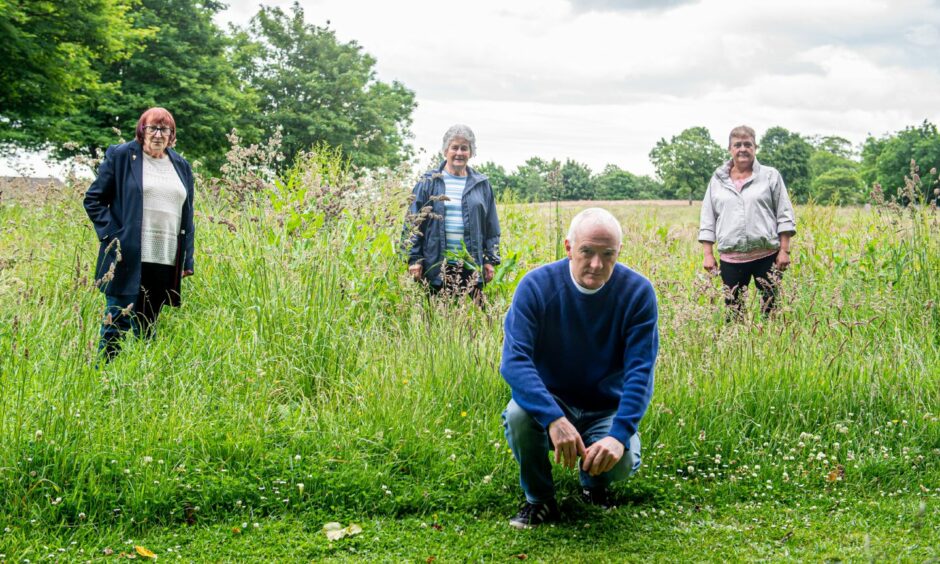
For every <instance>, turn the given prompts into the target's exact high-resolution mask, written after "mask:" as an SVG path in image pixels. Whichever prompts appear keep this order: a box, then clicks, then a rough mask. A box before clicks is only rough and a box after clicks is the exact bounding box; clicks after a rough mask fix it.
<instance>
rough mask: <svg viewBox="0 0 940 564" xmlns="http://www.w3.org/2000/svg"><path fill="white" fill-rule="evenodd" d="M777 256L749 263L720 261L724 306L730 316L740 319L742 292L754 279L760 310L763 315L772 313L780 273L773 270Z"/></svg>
mask: <svg viewBox="0 0 940 564" xmlns="http://www.w3.org/2000/svg"><path fill="white" fill-rule="evenodd" d="M776 257H777V255H775V254H774V255H770V256H769V257H764V258H762V259H757V260H752V261H750V262H725V261H721V269H720V270H721V281H722V283H724V286H725V305H726V306H728V308H729V309H730V310H731V313H732V315H735V316H737V317H740V316H741V315H743V313H744V298H743V296H742V292H743V290H744V289H745V288H747V286H748V284H750V283H751V279H752V278H753V279H754V285H755V286H757V290H758V291H759V292H760V295H761V305H760V310H761V313H763V314H764V315H769V314H770V312H771V311H773V309H774V307H775V306H776V302H777V287H778V285H779V283H780V278H781V276H782V275H783V273H782V272H780V271H779V270H777V269H776V268H774V261H775V260H776Z"/></svg>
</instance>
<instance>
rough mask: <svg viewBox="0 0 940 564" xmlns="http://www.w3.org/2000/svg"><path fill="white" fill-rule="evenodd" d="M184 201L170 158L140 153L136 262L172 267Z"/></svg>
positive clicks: (180, 181)
mask: <svg viewBox="0 0 940 564" xmlns="http://www.w3.org/2000/svg"><path fill="white" fill-rule="evenodd" d="M184 202H186V187H185V186H183V181H182V180H181V179H180V177H179V175H178V174H176V169H175V168H174V167H173V162H172V161H170V157H168V156H164V157H163V158H161V159H155V158H153V157H151V156H150V155H148V154H147V153H144V218H143V225H142V229H141V238H140V243H141V244H140V259H141V261H143V262H151V263H155V264H165V265H170V266H172V265H174V264H176V244H177V235H179V232H180V221H181V219H182V216H183V203H184Z"/></svg>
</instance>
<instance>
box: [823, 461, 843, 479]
mask: <svg viewBox="0 0 940 564" xmlns="http://www.w3.org/2000/svg"><path fill="white" fill-rule="evenodd" d="M844 476H845V466H842V465H841V464H839V465H838V466H836V467H835V468H833V469H832V470H831V471H830V472H829V475H827V476H826V481H828V482H836V481H838V480H841V479H842V478H843V477H844Z"/></svg>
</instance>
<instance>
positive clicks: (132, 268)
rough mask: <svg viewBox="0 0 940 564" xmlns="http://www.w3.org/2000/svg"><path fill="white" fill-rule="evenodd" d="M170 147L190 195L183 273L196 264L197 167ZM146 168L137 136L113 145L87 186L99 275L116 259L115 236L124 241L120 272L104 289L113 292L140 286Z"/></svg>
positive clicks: (180, 256) (180, 265) (182, 231)
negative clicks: (194, 172) (194, 206)
mask: <svg viewBox="0 0 940 564" xmlns="http://www.w3.org/2000/svg"><path fill="white" fill-rule="evenodd" d="M166 152H167V155H168V157H169V159H170V161H171V162H172V163H173V167H174V168H175V169H176V173H177V174H178V175H179V177H180V180H182V181H183V186H185V187H186V201H185V202H184V203H183V214H182V218H181V221H180V237H179V241H180V244H181V249H180V250H178V251H177V257H178V258H177V265H176V270H177V272H178V273H182V271H183V270H193V241H194V239H193V229H194V227H193V196H194V186H193V170H192V168H191V167H190V166H189V163H188V162H186V159H184V158H183V157H181V156H180V155H179V153H177V152H176V151H174V150H173V149H167V151H166ZM143 170H144V159H143V147H141V145H140V143H138V142H137V141H136V140H135V141H130V142H127V143H124V144H122V145H111V146H110V147H108V150H107V151H106V152H105V154H104V160H103V161H101V166H99V167H98V178H96V179H95V181H94V182H92V184H91V186H90V187H89V188H88V191H87V192H85V200H84V205H85V211H86V212H87V213H88V218H89V219H91V222H92V223H93V224H94V226H95V233H97V234H98V240H99V241H100V246H99V249H98V262H97V265H96V267H95V279H96V280H101V278H102V277H103V276H104V275H105V274H106V273H107V272H108V270H109V269H110V268H111V264H112V263H114V262H115V260H114V259H115V254H116V250H117V249H116V247H117V245H112V246H111V249H110V250H108V246H109V245H111V243H112V241H113V240H114V239H118V240H119V241H120V244H121V260H120V262H118V263H117V264H115V267H114V278H112V279H111V281H110V282H107V283H104V284H101V291H102V292H104V293H105V294H108V295H113V296H118V295H124V294H136V293H137V292H139V291H140V244H141V242H140V240H141V226H142V222H143V216H144V192H143ZM106 251H107V252H106ZM180 251H182V252H180ZM178 281H179V280H178V278H177V282H178ZM177 290H178V288H177ZM172 305H176V304H172Z"/></svg>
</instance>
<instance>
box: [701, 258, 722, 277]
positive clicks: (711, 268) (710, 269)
mask: <svg viewBox="0 0 940 564" xmlns="http://www.w3.org/2000/svg"><path fill="white" fill-rule="evenodd" d="M702 268H704V269H705V272H707V273H709V274H711V275H713V276H714V275H715V274H718V264H717V263H716V262H715V255H713V254H711V253H705V258H704V259H703V260H702Z"/></svg>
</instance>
